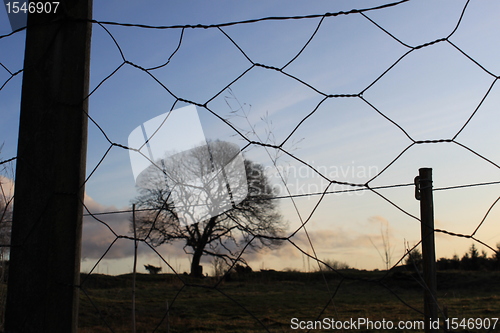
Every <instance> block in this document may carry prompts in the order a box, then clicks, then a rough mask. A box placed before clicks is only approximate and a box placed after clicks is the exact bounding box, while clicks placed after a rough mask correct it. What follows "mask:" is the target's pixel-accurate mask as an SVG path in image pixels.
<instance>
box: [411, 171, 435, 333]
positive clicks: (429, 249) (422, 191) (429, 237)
mask: <svg viewBox="0 0 500 333" xmlns="http://www.w3.org/2000/svg"><path fill="white" fill-rule="evenodd" d="M415 186H416V192H415V193H416V198H417V200H420V221H421V237H422V260H423V275H424V283H425V290H424V314H425V331H426V332H437V331H438V329H439V327H434V325H435V324H436V321H437V319H438V305H437V279H436V248H435V244H434V203H433V196H432V169H431V168H421V169H419V175H418V176H417V177H416V178H415ZM432 324H434V325H432Z"/></svg>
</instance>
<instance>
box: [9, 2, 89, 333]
mask: <svg viewBox="0 0 500 333" xmlns="http://www.w3.org/2000/svg"><path fill="white" fill-rule="evenodd" d="M57 2H58V3H59V5H57V7H56V2H53V1H46V0H42V1H38V2H37V3H33V4H38V3H42V4H44V9H43V11H45V10H47V11H49V9H50V11H51V12H50V13H37V11H36V10H35V12H34V13H33V14H28V28H27V32H26V50H25V59H24V72H23V87H22V99H21V116H20V125H19V141H18V152H17V167H16V183H15V194H14V197H15V204H14V216H13V225H12V240H11V251H10V269H9V284H8V294H7V306H6V318H5V331H6V332H9V333H21V332H22V333H31V332H38V333H69V332H74V333H75V332H76V331H77V318H78V298H79V288H78V285H79V279H80V247H81V233H82V213H83V212H82V208H83V207H82V203H83V197H84V181H85V162H86V149H87V115H86V112H87V106H88V103H87V98H86V97H87V96H88V90H89V81H88V80H89V58H90V35H91V23H90V22H89V20H90V19H91V16H92V0H59V1H57ZM49 4H50V5H49ZM38 6H39V5H38ZM54 11H55V13H54Z"/></svg>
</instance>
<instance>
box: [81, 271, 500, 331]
mask: <svg viewBox="0 0 500 333" xmlns="http://www.w3.org/2000/svg"><path fill="white" fill-rule="evenodd" d="M342 275H343V276H340V275H338V274H336V273H333V272H329V273H327V274H320V273H300V272H274V271H267V272H254V273H251V274H248V275H245V276H240V277H238V278H234V279H233V280H231V281H224V282H222V283H221V284H218V285H217V286H216V283H217V281H216V279H215V278H206V279H203V280H196V279H191V278H190V277H188V276H184V275H181V276H175V275H171V274H159V275H145V274H138V275H137V278H136V279H137V281H136V285H137V287H136V322H137V332H153V331H155V332H167V331H168V332H265V331H266V329H267V330H268V331H270V332H297V330H292V328H291V319H292V318H298V319H299V320H316V319H318V318H321V319H322V318H335V320H350V318H354V319H357V318H368V319H370V320H372V321H375V320H382V319H385V320H390V321H393V322H396V321H399V320H404V321H406V320H422V318H423V316H422V314H421V313H419V312H418V311H423V305H422V289H421V287H420V285H419V283H418V281H417V276H416V275H415V273H410V272H396V273H390V274H389V275H388V276H387V277H386V278H384V279H383V280H382V282H378V281H379V280H380V279H381V278H382V277H383V276H384V275H385V272H368V271H356V270H349V271H342ZM499 281H500V273H499V272H442V273H439V274H438V298H439V304H440V307H441V308H447V313H448V317H450V318H459V319H463V318H466V319H468V318H495V317H500V283H499ZM82 282H83V284H82V288H83V290H84V291H85V293H86V294H85V293H84V292H82V293H81V305H80V318H79V327H80V329H79V332H81V333H87V332H132V329H131V327H132V302H131V300H132V288H131V286H132V275H130V274H128V275H121V276H106V275H97V274H93V275H90V276H88V275H83V276H82ZM215 286H216V287H215ZM396 295H397V296H396ZM332 296H334V297H333V298H332ZM167 300H168V303H169V304H168V306H169V307H170V311H168V315H167ZM403 301H404V302H405V303H406V304H405V303H404V302H403ZM411 307H413V308H414V309H412V308H411ZM96 308H97V309H99V311H97V310H96ZM498 326H500V324H498ZM110 328H111V329H112V330H111V329H110ZM155 329H156V330H155ZM299 331H300V330H299ZM316 331H319V330H315V332H316ZM358 331H363V330H358ZM364 331H365V332H370V331H375V330H366V329H365V330H364ZM376 331H383V330H376ZM403 331H405V330H399V332H403ZM417 331H418V330H407V332H417ZM456 331H459V332H486V331H487V330H474V329H473V330H464V329H458V330H456ZM495 331H500V330H499V329H496V330H495ZM392 332H395V331H394V330H393V331H392Z"/></svg>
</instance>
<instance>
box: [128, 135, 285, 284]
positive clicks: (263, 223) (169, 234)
mask: <svg viewBox="0 0 500 333" xmlns="http://www.w3.org/2000/svg"><path fill="white" fill-rule="evenodd" d="M207 148H208V149H207ZM238 155H239V156H240V157H241V154H240V151H239V148H238V147H236V146H235V145H233V144H230V143H227V142H222V141H214V142H210V143H209V144H208V145H207V146H204V147H198V148H194V149H191V150H189V151H187V152H185V153H183V154H177V156H175V155H174V156H173V157H169V159H168V160H167V159H165V160H161V161H157V163H156V165H153V166H151V167H150V168H149V169H148V170H146V172H145V174H144V176H143V177H142V180H141V181H140V182H138V184H139V185H138V186H139V196H138V197H137V198H136V199H135V201H134V204H135V205H136V207H137V209H138V211H139V212H138V214H137V217H136V232H137V235H138V237H140V238H143V239H145V240H146V241H148V242H150V243H151V244H152V245H153V246H159V245H161V244H164V243H171V242H173V241H175V240H184V241H185V246H184V250H185V251H186V253H189V254H191V255H192V260H191V275H193V276H196V277H201V276H203V271H202V267H201V266H200V260H201V258H202V256H203V255H210V256H215V257H220V258H223V259H224V260H226V261H228V263H235V262H236V261H241V262H244V260H243V258H241V256H238V252H239V251H238V250H240V249H241V248H242V247H243V246H246V245H247V244H248V246H249V247H250V248H253V249H259V248H262V247H273V246H277V245H279V244H280V241H279V240H278V239H277V238H279V237H281V236H282V234H283V233H284V231H285V223H284V222H283V219H282V216H281V214H280V213H279V212H278V207H277V204H276V201H275V200H272V199H273V198H274V197H275V192H274V191H273V189H272V187H271V184H270V182H269V180H268V179H267V177H266V175H265V173H264V167H263V166H262V165H260V164H257V163H253V162H251V161H248V160H245V161H243V159H241V162H242V163H241V165H240V166H238V164H237V163H235V161H237V158H238ZM194 179H196V180H194ZM174 198H175V200H174Z"/></svg>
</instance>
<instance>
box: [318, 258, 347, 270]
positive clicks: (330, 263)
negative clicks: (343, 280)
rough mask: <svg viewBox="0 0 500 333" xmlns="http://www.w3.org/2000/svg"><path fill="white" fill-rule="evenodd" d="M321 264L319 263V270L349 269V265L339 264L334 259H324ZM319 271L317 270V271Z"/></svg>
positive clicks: (339, 262)
mask: <svg viewBox="0 0 500 333" xmlns="http://www.w3.org/2000/svg"><path fill="white" fill-rule="evenodd" d="M323 262H324V264H323V263H320V265H321V270H335V271H338V270H341V269H349V268H350V267H349V265H348V264H347V263H345V262H341V261H338V260H334V259H325V260H323ZM318 270H319V269H318Z"/></svg>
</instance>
